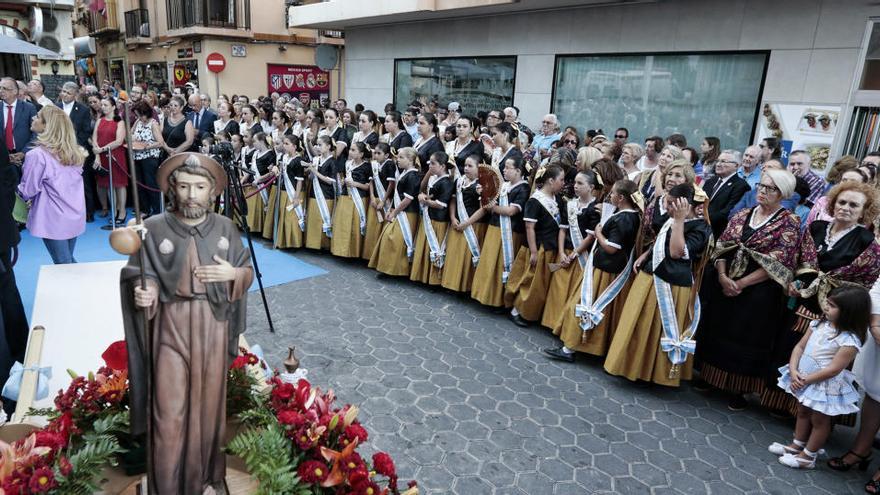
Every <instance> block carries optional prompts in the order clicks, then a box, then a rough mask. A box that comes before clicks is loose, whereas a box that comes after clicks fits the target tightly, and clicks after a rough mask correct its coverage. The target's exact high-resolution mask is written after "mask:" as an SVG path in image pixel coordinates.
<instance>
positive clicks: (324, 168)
mask: <svg viewBox="0 0 880 495" xmlns="http://www.w3.org/2000/svg"><path fill="white" fill-rule="evenodd" d="M319 160H320V158H319ZM320 163H321V164H320V165H318V167H317V169H318V172H320V174H321V175H324V176H327V177H329V178H331V179H335V178H336V175H335V171H334V167H335V166H336V164H335V162H334V161H333V158H332V157H327V158H326V159H324V161H322V162H320ZM312 167H314V165H312ZM318 184H319V185H320V186H321V192H323V193H324V199H326V200H331V199H333V198H334V197H336V188H335V187H334V186H333V184H327V183H326V182H324V181H322V180H320V179H318ZM314 197H315V190H314V189H309V198H314Z"/></svg>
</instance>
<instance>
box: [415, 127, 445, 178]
mask: <svg viewBox="0 0 880 495" xmlns="http://www.w3.org/2000/svg"><path fill="white" fill-rule="evenodd" d="M438 151H445V150H444V149H443V144H442V143H441V142H440V139H438V138H437V136H431V137H430V138H428V140H427V141H423V142H422V145H421V146H420V147H419V148H418V149H417V150H416V154H417V155H418V156H419V162H420V163H421V168H419V172H420V173H421V174H422V175H423V176H424V175H425V174H427V173H428V161H429V160H430V159H431V155H433V154H434V153H436V152H438Z"/></svg>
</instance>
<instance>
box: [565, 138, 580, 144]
mask: <svg viewBox="0 0 880 495" xmlns="http://www.w3.org/2000/svg"><path fill="white" fill-rule="evenodd" d="M562 143H563V144H577V143H578V142H577V141H572V140H571V139H566V140H565V141H563V142H562Z"/></svg>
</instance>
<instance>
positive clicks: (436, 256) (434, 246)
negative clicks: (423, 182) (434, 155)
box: [420, 175, 446, 268]
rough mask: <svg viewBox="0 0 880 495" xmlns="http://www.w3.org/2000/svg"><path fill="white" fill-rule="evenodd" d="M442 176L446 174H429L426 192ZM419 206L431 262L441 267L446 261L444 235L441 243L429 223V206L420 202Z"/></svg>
mask: <svg viewBox="0 0 880 495" xmlns="http://www.w3.org/2000/svg"><path fill="white" fill-rule="evenodd" d="M443 177H446V176H445V175H444V176H442V177H437V176H431V177H429V178H428V194H430V191H431V187H433V186H434V184H436V183H437V182H438V181H439V180H440V179H442V178H443ZM420 207H421V210H422V225H423V226H424V229H425V238H426V240H427V241H428V249H429V251H430V258H431V264H432V265H434V266H436V267H437V268H443V264H444V263H445V262H446V237H444V238H443V243H442V244H441V243H440V239H438V238H437V232H435V231H434V225H433V224H432V223H431V215H430V214H429V211H430V208H429V207H428V205H426V204H422V205H420Z"/></svg>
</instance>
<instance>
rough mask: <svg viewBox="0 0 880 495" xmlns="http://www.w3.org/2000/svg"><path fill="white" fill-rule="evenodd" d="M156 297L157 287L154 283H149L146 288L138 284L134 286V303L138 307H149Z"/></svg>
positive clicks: (157, 295) (157, 293) (157, 294)
mask: <svg viewBox="0 0 880 495" xmlns="http://www.w3.org/2000/svg"><path fill="white" fill-rule="evenodd" d="M158 297H159V288H158V287H156V286H155V285H152V284H149V285H147V288H146V289H142V288H141V287H140V286H136V287H135V288H134V304H135V305H136V306H137V307H139V308H149V307H151V306H152V305H153V304H154V303H155V302H156V298H158Z"/></svg>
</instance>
